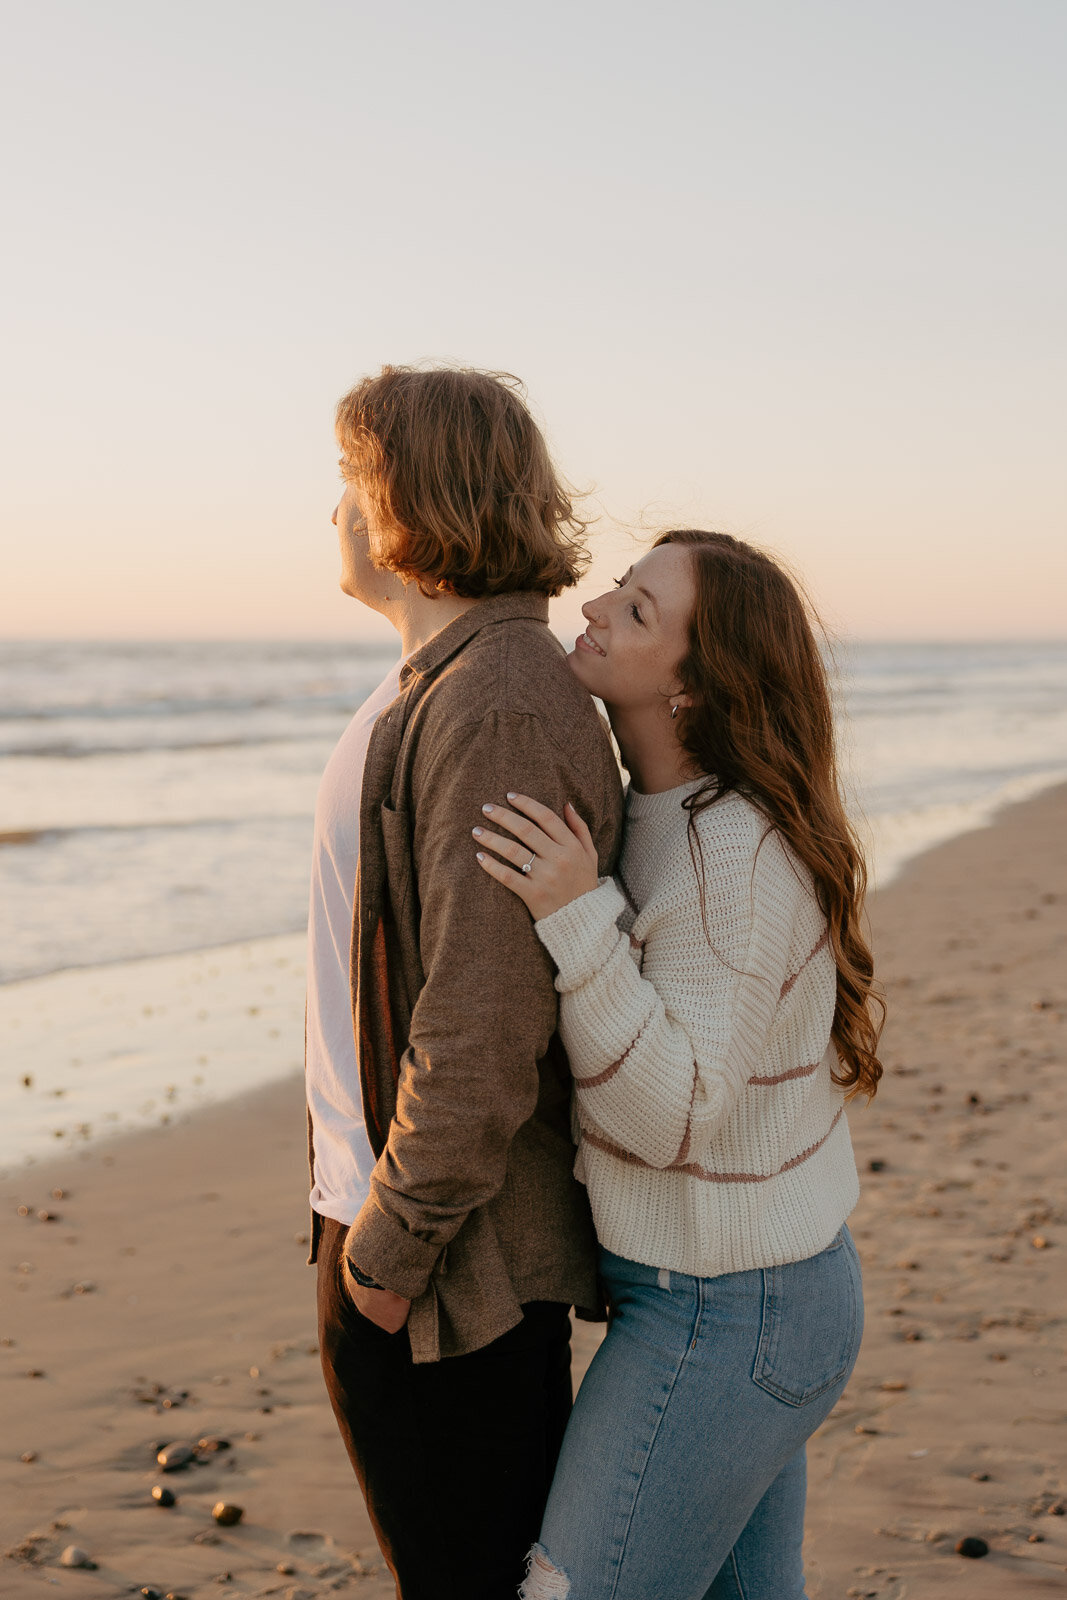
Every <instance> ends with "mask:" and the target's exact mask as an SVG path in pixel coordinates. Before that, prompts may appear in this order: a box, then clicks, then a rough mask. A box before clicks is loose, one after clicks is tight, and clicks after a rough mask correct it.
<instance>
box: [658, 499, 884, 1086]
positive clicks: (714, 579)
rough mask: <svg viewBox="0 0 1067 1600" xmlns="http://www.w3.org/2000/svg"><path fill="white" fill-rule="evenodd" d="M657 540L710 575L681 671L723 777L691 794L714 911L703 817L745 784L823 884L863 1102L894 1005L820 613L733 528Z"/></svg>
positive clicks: (695, 842)
mask: <svg viewBox="0 0 1067 1600" xmlns="http://www.w3.org/2000/svg"><path fill="white" fill-rule="evenodd" d="M655 544H656V545H663V544H672V545H678V546H680V547H682V548H683V549H685V550H687V551H688V552H689V554H690V556H691V557H692V561H693V577H694V580H695V583H696V605H695V606H694V609H693V614H692V616H691V617H690V619H689V630H688V639H687V643H686V650H685V653H684V655H683V656H682V659H681V662H680V663H679V665H678V669H677V671H678V676H679V678H680V679H681V681H682V683H683V685H684V686H685V689H686V692H687V693H688V694H690V695H691V696H692V699H693V703H692V705H691V706H688V707H686V706H683V707H682V708H681V711H680V714H679V716H678V719H677V722H676V727H677V730H678V737H679V740H680V741H681V744H682V747H683V749H684V750H685V751H686V753H687V755H688V756H689V757H690V758H691V760H692V763H693V766H694V769H695V770H696V771H697V772H704V773H710V774H713V776H710V777H708V778H707V779H705V781H704V783H703V784H702V785H701V786H700V788H699V789H697V790H695V791H694V793H693V794H691V795H689V797H688V798H687V799H686V800H685V801H684V802H683V803H684V806H685V808H686V810H687V811H688V812H689V837H690V851H691V852H692V854H693V861H694V866H696V868H697V874H698V877H699V878H700V887H701V905H703V900H704V871H703V857H702V855H701V854H700V837H699V835H698V834H697V832H696V828H695V827H694V819H695V818H696V817H697V816H698V815H699V813H700V812H701V811H705V810H707V808H708V807H709V806H712V805H714V804H715V802H716V800H718V799H720V797H721V796H722V795H725V794H730V793H731V792H734V791H736V792H737V793H738V794H742V795H744V796H746V798H747V799H749V800H750V801H751V802H752V803H753V805H755V806H756V807H757V808H758V809H759V810H760V811H762V813H763V815H764V816H765V817H766V819H767V823H768V829H776V830H777V831H778V833H779V834H780V835H781V837H782V838H783V839H784V840H785V842H786V843H787V844H788V845H789V847H790V849H791V850H792V851H793V853H794V855H795V856H796V857H797V859H798V860H799V861H801V862H803V864H804V866H805V867H806V868H807V869H808V871H809V872H810V873H811V876H812V878H813V879H814V881H815V893H816V896H817V898H818V902H819V905H820V907H821V908H822V910H823V913H824V914H825V916H826V920H827V923H828V927H829V944H830V949H831V951H832V952H833V957H834V961H835V963H836V965H837V1004H836V1006H835V1008H834V1020H833V1028H832V1032H831V1038H832V1039H833V1043H834V1047H835V1049H836V1051H837V1062H838V1065H837V1070H836V1071H835V1072H834V1080H835V1082H837V1083H839V1084H841V1085H842V1087H843V1088H845V1089H846V1090H847V1091H848V1094H849V1096H850V1097H851V1096H852V1095H855V1094H865V1095H866V1096H867V1097H868V1099H869V1098H870V1097H871V1096H872V1095H873V1094H874V1092H875V1090H876V1089H877V1087H878V1080H879V1078H880V1077H881V1075H882V1064H881V1062H880V1061H879V1059H878V1038H879V1034H880V1033H881V1030H882V1022H883V1020H884V1017H885V1004H884V1002H883V1000H882V997H881V994H880V992H879V989H878V987H877V986H876V984H875V981H874V962H873V960H872V957H871V951H870V946H869V945H868V943H867V940H866V938H865V936H864V932H863V903H864V896H865V893H866V888H867V871H866V866H865V864H864V859H863V852H862V850H861V848H860V845H859V841H858V839H857V837H856V833H855V831H854V829H853V827H852V824H851V823H850V822H849V820H848V817H847V816H846V814H845V807H844V804H843V802H842V799H841V788H840V784H839V781H838V775H837V761H836V755H835V749H834V745H835V740H834V720H833V712H832V708H831V701H830V691H829V685H828V683H827V674H826V667H825V665H824V664H823V659H822V656H821V654H820V652H819V647H818V644H817V643H816V639H815V632H814V629H813V627H812V624H811V621H810V620H809V616H808V610H807V608H806V606H805V604H804V601H803V599H802V598H801V595H800V593H799V591H798V589H797V586H796V584H795V583H794V582H793V581H792V580H791V579H790V577H789V576H788V575H787V574H786V573H785V572H784V571H783V570H782V568H781V567H780V566H778V565H777V563H776V562H774V561H772V560H771V558H770V556H768V555H765V554H764V552H763V551H762V550H757V549H755V548H754V547H753V546H752V545H750V544H745V543H743V542H742V541H741V540H740V539H734V538H732V537H731V536H730V535H729V534H727V533H707V532H705V531H704V530H703V529H698V528H674V529H672V530H671V531H670V532H669V533H663V534H661V535H660V536H659V538H658V539H656V541H655ZM765 837H766V835H765Z"/></svg>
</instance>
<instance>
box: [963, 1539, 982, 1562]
mask: <svg viewBox="0 0 1067 1600" xmlns="http://www.w3.org/2000/svg"><path fill="white" fill-rule="evenodd" d="M956 1554H957V1555H958V1556H970V1558H971V1560H972V1561H977V1560H978V1559H979V1557H980V1556H987V1555H988V1554H989V1546H988V1545H987V1544H986V1542H985V1540H984V1539H974V1538H966V1539H961V1540H960V1542H959V1544H958V1545H957V1546H956Z"/></svg>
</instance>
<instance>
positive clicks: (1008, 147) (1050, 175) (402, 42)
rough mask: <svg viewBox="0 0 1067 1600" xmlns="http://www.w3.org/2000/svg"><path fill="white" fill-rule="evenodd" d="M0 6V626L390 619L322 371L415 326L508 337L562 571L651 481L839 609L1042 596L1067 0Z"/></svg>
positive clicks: (1058, 323)
mask: <svg viewBox="0 0 1067 1600" xmlns="http://www.w3.org/2000/svg"><path fill="white" fill-rule="evenodd" d="M2 21H3V38H4V51H3V56H2V60H0V133H2V135H3V138H4V147H5V150H6V151H7V153H8V160H7V162H6V163H5V172H4V175H3V177H2V179H0V204H2V212H0V215H2V216H3V218H4V222H5V226H4V243H3V247H2V250H0V337H2V342H3V351H4V354H3V383H2V394H0V406H2V414H0V450H2V462H0V538H2V541H3V572H4V581H3V584H2V585H0V636H4V637H8V638H33V637H52V638H55V637H78V638H88V637H111V638H197V637H272V636H285V637H301V638H314V637H320V636H323V637H326V636H329V637H352V638H363V637H367V638H370V637H381V636H382V630H383V628H385V626H386V625H384V624H382V623H381V622H380V621H379V620H378V619H376V618H374V617H373V616H372V615H370V614H369V613H367V612H365V611H363V610H362V609H361V608H359V607H358V606H357V605H356V603H355V602H353V601H351V600H347V599H346V598H345V597H343V596H342V595H341V594H340V592H339V590H338V588H337V572H338V564H337V552H336V542H335V535H334V530H333V528H332V527H331V526H330V521H329V518H330V512H331V510H332V508H333V505H334V503H335V501H336V499H337V496H338V493H339V484H338V476H337V464H336V457H337V452H336V446H335V444H334V440H333V436H332V419H333V408H334V405H335V403H336V400H337V399H338V397H339V396H340V395H341V394H342V393H343V392H344V391H345V390H346V389H348V388H349V387H350V386H351V385H352V383H354V382H355V380H356V379H357V378H358V377H359V376H361V375H362V374H363V373H366V372H371V371H375V370H377V369H378V368H379V367H380V366H381V364H382V363H383V362H419V361H427V360H430V361H447V362H454V363H460V364H465V365H473V366H478V367H484V368H490V369H503V370H507V371H509V372H513V373H516V374H517V375H518V376H520V377H521V378H522V379H523V381H524V383H525V384H526V386H527V390H528V393H529V397H530V402H531V405H532V407H533V409H534V412H535V414H536V415H537V416H538V418H539V419H540V420H541V422H542V424H543V426H544V428H545V431H546V434H547V436H548V439H549V442H550V445H551V447H552V450H553V453H554V455H555V458H556V460H557V462H558V463H559V465H560V468H561V470H562V471H563V472H564V473H565V474H566V476H567V477H568V478H569V480H570V481H571V482H572V483H574V484H575V485H577V486H578V487H579V488H580V489H581V490H583V491H584V492H586V493H587V494H588V496H589V498H588V499H587V500H586V501H585V502H584V503H585V505H586V508H587V510H588V512H589V513H590V514H591V515H595V516H596V518H597V519H598V520H597V521H596V523H595V526H594V528H593V533H592V548H593V552H594V557H595V559H594V565H593V569H592V572H591V575H590V578H589V580H588V582H587V583H586V585H585V586H584V588H583V591H582V593H583V594H585V595H588V594H592V593H595V592H598V591H599V590H601V589H603V588H605V587H606V586H607V585H608V583H609V582H610V580H611V578H612V577H614V576H617V575H618V573H619V572H620V571H621V570H624V569H625V567H626V565H628V564H629V562H630V560H631V559H633V554H634V551H635V549H639V548H640V541H641V540H642V539H644V538H647V537H648V536H650V535H651V533H653V532H654V531H656V530H657V529H659V528H662V527H665V526H670V525H672V524H674V525H678V524H679V523H681V524H685V525H705V526H712V527H716V528H722V529H725V530H727V531H729V532H732V533H735V534H739V535H741V536H743V537H746V538H749V539H751V540H753V541H754V542H755V543H757V544H759V545H761V546H763V547H764V548H767V549H770V550H771V551H772V552H774V553H776V554H778V555H780V556H781V557H782V558H783V559H784V560H785V561H786V562H787V563H788V564H789V565H790V567H791V568H792V569H793V570H795V571H796V572H797V573H799V574H800V575H801V576H802V577H803V579H804V581H805V584H806V586H807V588H808V590H809V591H810V593H811V594H812V596H813V598H814V599H815V602H816V604H817V605H818V607H819V609H820V611H821V613H822V615H823V617H824V619H825V620H826V622H827V623H828V624H829V626H830V627H831V629H832V630H834V631H835V632H837V633H839V634H843V635H846V636H854V637H860V638H902V639H903V638H1022V637H1062V636H1064V634H1065V633H1067V555H1065V550H1067V539H1065V534H1067V526H1065V524H1067V516H1065V511H1067V474H1065V472H1064V454H1065V452H1064V448H1063V446H1064V440H1065V439H1067V416H1065V393H1067V385H1065V377H1067V373H1065V366H1067V362H1065V351H1067V338H1065V321H1067V296H1065V294H1064V285H1065V283H1067V208H1065V206H1064V204H1063V193H1064V155H1065V146H1067V137H1065V135H1067V96H1065V95H1064V93H1063V82H1064V74H1065V69H1067V5H1064V4H1063V0H1004V3H990V0H893V3H887V0H886V3H883V0H804V3H803V4H798V3H796V0H744V3H743V4H740V3H738V0H730V3H728V4H727V3H721V0H700V3H696V4H690V3H687V0H659V3H658V4H657V5H656V6H654V7H653V6H650V5H635V4H631V3H629V0H612V3H611V4H607V3H600V0H563V3H561V0H542V3H541V4H539V5H537V6H534V7H530V6H518V5H507V4H501V3H500V0H494V3H482V0H451V3H450V4H448V5H441V4H440V3H439V0H435V3H427V0H417V3H408V0H391V3H390V4H389V5H387V6H383V5H381V4H380V3H376V4H374V5H373V6H372V5H369V4H364V3H362V0H347V3H343V4H342V3H337V0H301V3H300V4H296V3H294V0H288V3H284V4H283V3H280V0H256V3H255V4H252V3H251V0H209V3H204V0H181V3H177V0H173V3H163V0H82V3H72V0H36V3H35V4H34V5H33V6H27V5H25V4H22V3H19V4H14V3H11V0H3V16H2ZM580 598H581V596H578V599H580ZM576 614H577V605H576V600H575V598H574V597H573V596H572V597H568V598H567V599H566V600H565V601H562V602H560V603H559V606H558V607H557V611H556V620H557V623H558V624H559V625H560V626H561V627H562V628H563V629H564V630H565V629H566V627H567V626H568V625H569V624H570V622H571V621H572V619H573V618H575V617H576Z"/></svg>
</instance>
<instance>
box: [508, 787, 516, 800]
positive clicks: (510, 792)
mask: <svg viewBox="0 0 1067 1600" xmlns="http://www.w3.org/2000/svg"><path fill="white" fill-rule="evenodd" d="M516 798H517V792H516V790H514V789H509V790H508V799H509V800H514V799H516Z"/></svg>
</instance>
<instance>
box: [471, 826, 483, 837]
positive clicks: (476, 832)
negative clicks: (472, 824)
mask: <svg viewBox="0 0 1067 1600" xmlns="http://www.w3.org/2000/svg"><path fill="white" fill-rule="evenodd" d="M471 832H472V833H473V835H474V837H475V838H476V839H480V838H481V836H482V829H481V828H472V829H471Z"/></svg>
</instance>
